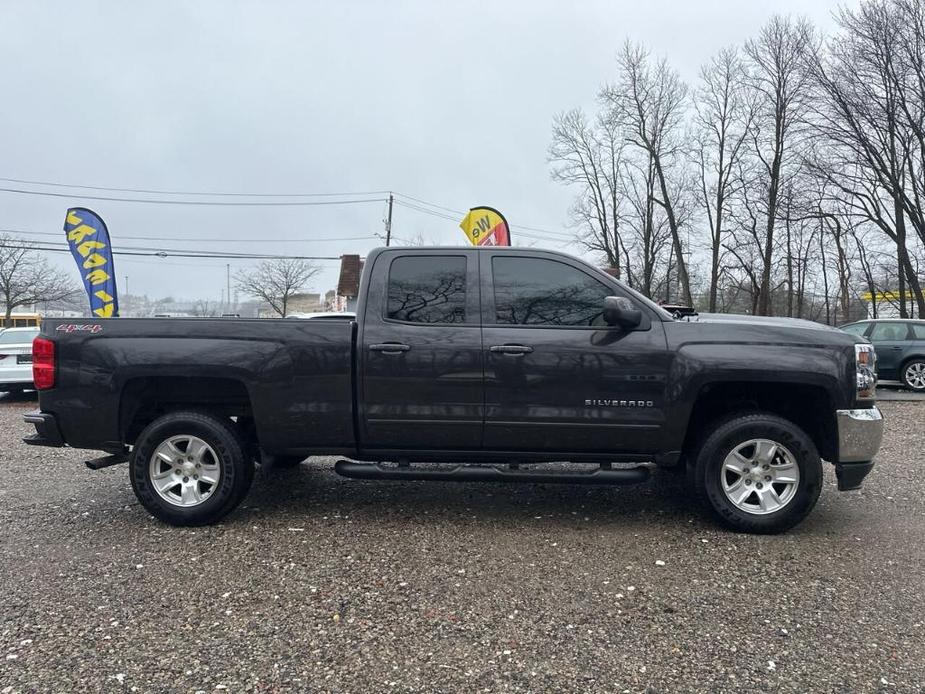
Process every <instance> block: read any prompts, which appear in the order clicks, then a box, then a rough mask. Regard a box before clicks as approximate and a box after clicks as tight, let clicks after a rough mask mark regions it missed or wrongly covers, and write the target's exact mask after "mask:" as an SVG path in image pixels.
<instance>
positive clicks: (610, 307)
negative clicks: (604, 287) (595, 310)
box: [604, 296, 642, 330]
mask: <svg viewBox="0 0 925 694" xmlns="http://www.w3.org/2000/svg"><path fill="white" fill-rule="evenodd" d="M604 322H605V323H606V324H607V325H616V326H619V327H621V328H623V329H624V330H631V329H632V328H636V327H638V326H639V324H640V323H641V322H642V311H640V310H639V309H638V308H636V307H635V306H634V305H633V302H632V301H630V300H629V299H627V298H626V297H625V296H608V297H605V298H604Z"/></svg>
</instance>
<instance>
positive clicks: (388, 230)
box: [385, 193, 394, 246]
mask: <svg viewBox="0 0 925 694" xmlns="http://www.w3.org/2000/svg"><path fill="white" fill-rule="evenodd" d="M393 199H394V198H393V196H392V193H389V216H388V218H387V219H386V220H385V245H386V246H388V245H389V244H391V243H392V201H393Z"/></svg>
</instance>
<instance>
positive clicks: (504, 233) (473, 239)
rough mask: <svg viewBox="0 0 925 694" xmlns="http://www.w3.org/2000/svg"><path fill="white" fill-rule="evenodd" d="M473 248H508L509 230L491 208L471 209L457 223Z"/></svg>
mask: <svg viewBox="0 0 925 694" xmlns="http://www.w3.org/2000/svg"><path fill="white" fill-rule="evenodd" d="M459 228H460V229H462V230H463V231H464V232H465V234H466V237H467V238H468V239H469V242H470V243H471V244H472V245H473V246H510V245H511V229H510V227H509V226H508V225H507V220H506V219H505V218H504V215H503V214H501V213H500V212H498V210H496V209H494V208H493V207H473V208H472V209H470V210H469V213H468V214H467V215H466V216H465V217H463V220H462V221H461V222H460V223H459Z"/></svg>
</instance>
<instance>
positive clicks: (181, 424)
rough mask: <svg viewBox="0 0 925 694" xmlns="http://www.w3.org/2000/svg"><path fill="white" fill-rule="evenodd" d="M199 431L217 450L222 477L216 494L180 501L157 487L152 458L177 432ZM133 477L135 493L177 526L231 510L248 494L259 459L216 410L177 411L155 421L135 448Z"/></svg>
mask: <svg viewBox="0 0 925 694" xmlns="http://www.w3.org/2000/svg"><path fill="white" fill-rule="evenodd" d="M179 435H189V436H196V437H198V438H199V439H201V440H203V441H205V442H206V443H207V444H208V445H209V446H211V447H212V450H213V451H214V452H215V454H216V456H215V457H216V458H217V463H218V465H219V468H220V469H221V477H220V479H219V481H218V484H217V485H216V488H215V489H214V491H213V492H212V493H211V495H210V496H209V497H208V498H206V499H205V500H203V501H202V502H201V503H198V504H197V505H195V506H189V507H183V506H177V505H174V504H172V503H170V502H169V501H167V500H166V499H164V498H162V497H161V496H160V494H158V493H157V491H156V490H155V489H154V487H153V485H152V483H151V479H150V477H149V469H150V461H151V457H152V455H154V451H155V450H156V449H157V447H158V446H159V445H160V444H161V443H162V442H164V441H166V440H167V439H169V438H170V437H172V436H179ZM129 476H130V478H131V481H132V489H134V490H135V496H137V497H138V501H140V502H141V505H142V506H144V507H145V508H146V509H147V510H148V512H149V513H151V515H153V516H154V517H155V518H158V519H160V520H162V521H164V522H165V523H170V524H171V525H179V526H184V525H208V524H210V523H215V522H216V521H218V520H220V519H221V518H223V517H224V516H226V515H227V514H228V513H230V512H231V511H232V510H233V509H234V508H235V507H236V506H237V505H238V504H239V503H241V500H242V499H243V498H244V496H245V495H246V494H247V492H248V490H249V489H250V486H251V483H252V482H253V480H254V461H253V460H252V459H251V458H250V456H248V455H247V454H246V453H245V446H244V443H243V441H242V440H241V437H240V436H239V435H238V432H237V431H236V430H235V426H234V424H233V423H232V422H231V421H230V420H226V419H222V418H220V417H216V416H214V415H211V414H207V413H203V412H194V411H183V412H172V413H170V414H167V415H164V416H163V417H160V418H158V419H156V420H154V421H153V422H152V423H151V424H149V425H148V426H147V427H146V428H145V430H144V431H143V432H141V435H140V436H139V437H138V440H137V441H136V442H135V448H134V449H133V451H132V458H131V462H130V464H129Z"/></svg>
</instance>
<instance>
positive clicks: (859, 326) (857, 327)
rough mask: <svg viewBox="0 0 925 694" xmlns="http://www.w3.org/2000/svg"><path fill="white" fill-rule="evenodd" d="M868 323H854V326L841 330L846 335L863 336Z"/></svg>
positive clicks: (847, 326)
mask: <svg viewBox="0 0 925 694" xmlns="http://www.w3.org/2000/svg"><path fill="white" fill-rule="evenodd" d="M868 325H869V323H855V324H854V325H846V326H844V327H843V328H842V330H844V331H845V332H846V333H851V334H852V335H863V334H864V332H865V331H866V330H867V326H868Z"/></svg>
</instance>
